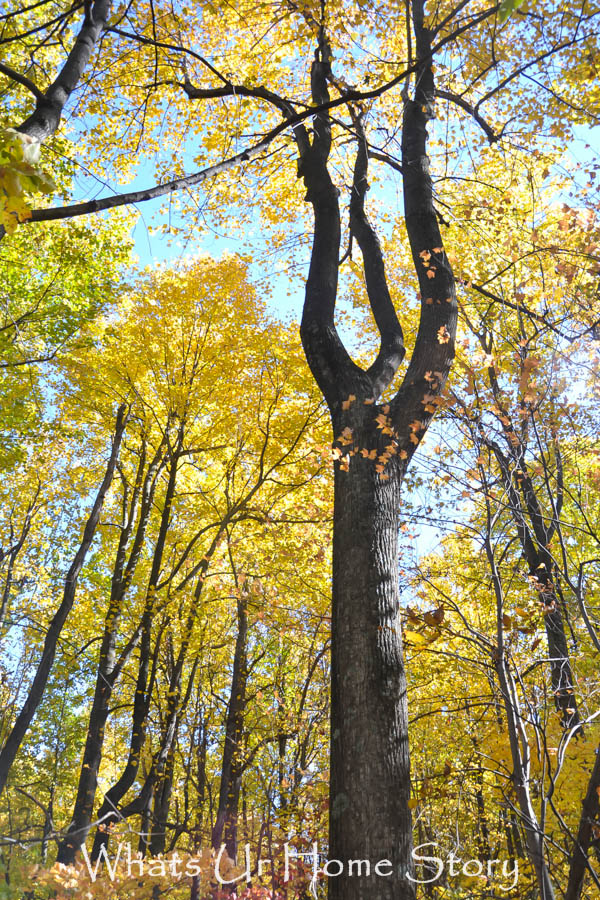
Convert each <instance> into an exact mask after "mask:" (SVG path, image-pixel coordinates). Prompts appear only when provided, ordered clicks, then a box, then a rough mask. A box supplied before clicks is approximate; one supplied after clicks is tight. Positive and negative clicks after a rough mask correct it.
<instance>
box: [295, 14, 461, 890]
mask: <svg viewBox="0 0 600 900" xmlns="http://www.w3.org/2000/svg"><path fill="white" fill-rule="evenodd" d="M412 9H413V24H414V30H415V36H416V46H417V54H418V59H419V63H418V71H417V73H416V76H415V85H416V86H415V92H414V99H411V100H409V99H405V101H404V116H403V132H402V176H403V187H404V212H405V221H406V229H407V233H408V237H409V241H410V246H411V253H412V259H413V263H414V266H415V273H416V279H415V282H416V283H417V282H418V288H419V291H420V295H421V313H420V321H419V329H418V333H417V337H416V341H415V346H414V348H413V353H412V358H411V361H410V363H409V365H408V367H407V369H406V372H405V374H404V377H403V379H402V383H401V385H400V387H399V389H398V390H397V391H396V393H395V396H394V397H393V399H390V401H389V403H381V402H380V397H381V395H382V394H383V392H384V391H386V390H388V389H389V388H390V387H391V385H392V382H393V379H394V376H395V374H396V372H397V371H398V368H399V366H400V364H401V362H402V360H403V357H404V341H403V334H402V328H401V326H400V322H399V321H398V317H397V314H396V310H395V307H394V304H393V302H392V298H391V296H390V292H389V290H388V285H387V280H386V273H385V267H384V261H383V254H382V251H381V247H380V245H379V241H378V239H377V235H376V233H375V231H374V229H373V228H372V227H371V225H370V224H369V222H368V219H367V216H366V213H365V207H364V201H365V194H366V191H367V187H368V184H367V169H368V144H367V139H366V136H365V133H364V130H363V123H362V112H360V111H356V110H353V111H352V112H353V123H354V129H355V133H356V138H357V145H358V150H357V155H356V162H355V168H354V181H353V185H352V193H351V197H350V231H351V235H352V237H353V238H354V239H355V241H356V243H357V244H358V246H359V248H360V252H361V254H362V260H363V270H364V276H365V286H366V290H367V295H368V299H369V304H370V307H371V311H372V313H373V318H374V320H375V323H376V325H377V329H378V331H379V335H380V339H381V340H380V348H379V352H378V354H377V357H376V359H375V361H374V362H373V364H372V365H371V366H370V367H369V368H368V369H362V368H361V367H360V366H358V365H356V363H355V362H354V361H353V360H352V359H351V357H350V356H349V354H348V352H347V350H346V348H345V347H344V345H343V343H342V341H341V339H340V336H339V334H338V332H337V329H336V326H335V305H336V299H337V285H338V268H339V257H340V252H339V251H340V233H341V224H340V209H339V201H338V191H337V188H336V187H335V185H334V184H333V182H332V179H331V175H330V172H329V166H328V161H329V154H330V150H331V120H330V118H329V116H328V114H327V112H326V111H323V110H324V108H325V107H326V104H327V102H328V100H329V92H328V83H329V82H334V81H335V78H334V76H333V75H332V73H331V69H330V59H331V54H330V48H329V44H328V41H327V37H326V35H325V33H324V30H323V29H322V30H321V34H320V43H319V48H318V50H317V53H316V54H315V62H314V63H313V68H312V78H311V84H312V99H313V103H314V104H315V106H316V107H318V108H320V109H321V110H322V111H320V112H317V113H316V114H315V116H314V120H313V133H312V135H310V134H309V133H308V131H307V130H306V129H305V128H304V127H303V126H296V128H295V130H294V133H295V137H296V142H297V144H298V150H299V153H300V160H299V175H300V176H301V177H303V179H304V183H305V185H306V188H307V194H306V199H307V200H308V201H309V202H310V203H311V204H312V207H313V211H314V219H315V225H314V238H313V247H312V255H311V263H310V270H309V274H308V279H307V284H306V296H305V302H304V311H303V316H302V325H301V330H300V333H301V337H302V344H303V347H304V350H305V353H306V358H307V360H308V364H309V366H310V368H311V371H312V373H313V375H314V377H315V380H316V381H317V383H318V385H319V387H320V388H321V390H322V392H323V395H324V397H325V399H326V401H327V405H328V407H329V410H330V412H331V419H332V424H333V431H334V457H335V459H336V463H335V509H334V535H333V611H332V700H331V763H330V766H331V784H330V810H329V817H330V840H329V848H328V858H329V860H330V861H331V862H330V864H329V865H328V867H327V870H326V872H325V874H326V875H327V876H328V895H329V898H330V900H414V897H415V885H414V882H413V881H412V880H411V873H412V826H411V813H410V808H409V802H408V801H409V794H410V767H409V748H408V713H407V701H406V676H405V671H404V664H403V657H402V639H401V633H400V621H399V601H398V560H397V553H398V529H399V514H400V487H401V484H402V479H403V476H404V472H405V470H406V467H407V465H408V463H409V461H410V458H411V456H412V454H413V453H414V451H415V449H416V447H417V446H418V444H419V443H420V441H421V439H422V437H423V435H424V434H425V431H426V429H427V427H428V425H429V422H430V421H431V418H432V415H433V413H434V410H435V403H436V400H437V398H438V396H439V393H440V392H441V390H442V388H443V386H444V383H445V380H446V377H447V374H448V371H449V369H450V364H451V361H452V358H453V356H454V337H455V334H456V298H455V289H454V279H453V275H452V269H451V267H450V264H449V261H448V258H447V257H446V254H445V252H444V249H443V243H442V238H441V235H440V230H439V226H438V221H437V216H436V212H435V209H434V206H433V188H432V182H431V178H430V175H429V161H428V158H427V153H426V145H427V130H426V128H427V121H428V119H430V118H431V117H432V116H433V100H434V93H435V91H434V82H433V73H432V69H431V44H430V39H431V35H430V33H429V32H428V31H427V30H426V29H425V28H424V25H423V4H422V3H421V2H415V3H413V7H412ZM416 283H415V287H416ZM333 860H339V862H333ZM360 860H365V861H366V860H368V861H369V864H370V874H369V875H367V874H366V872H367V863H366V862H363V864H362V875H361V874H359V868H358V867H359V865H360V862H359V861H360ZM351 861H354V863H353V864H352V865H351ZM378 863H379V867H378V868H376V866H377V864H378Z"/></svg>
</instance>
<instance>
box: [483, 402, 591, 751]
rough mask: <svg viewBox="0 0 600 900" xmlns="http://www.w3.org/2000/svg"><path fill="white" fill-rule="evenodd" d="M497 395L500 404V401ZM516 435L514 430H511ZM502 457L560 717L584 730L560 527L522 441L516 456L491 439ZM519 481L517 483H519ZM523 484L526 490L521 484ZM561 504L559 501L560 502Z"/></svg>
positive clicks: (512, 446)
mask: <svg viewBox="0 0 600 900" xmlns="http://www.w3.org/2000/svg"><path fill="white" fill-rule="evenodd" d="M499 402H500V401H499V399H498V398H496V403H499ZM511 435H512V437H513V438H514V431H512V432H511ZM487 444H488V445H489V446H490V448H491V449H492V450H493V452H494V454H495V456H496V459H497V461H498V464H499V467H500V472H501V475H502V482H503V484H504V489H505V490H506V494H507V497H508V509H509V512H510V514H511V516H512V517H513V520H514V523H515V526H516V529H517V534H518V536H519V543H520V544H521V549H522V551H523V556H524V557H525V559H526V561H527V565H528V567H529V574H530V576H531V579H532V581H533V584H534V585H535V586H536V588H537V590H538V592H539V598H540V601H541V602H542V604H543V609H544V627H545V631H546V640H547V643H548V656H549V659H550V675H551V679H552V690H553V694H554V703H555V706H556V709H557V711H558V713H559V715H560V719H561V723H562V726H563V728H565V729H570V728H577V729H578V732H580V733H582V731H583V729H582V728H581V726H580V724H579V723H580V718H579V712H578V709H577V698H576V695H575V681H574V678H573V671H572V668H571V661H570V658H569V648H568V645H567V636H566V633H565V623H564V618H563V614H562V609H561V606H562V602H561V598H560V597H559V595H558V591H557V587H556V584H555V581H554V579H555V578H557V577H558V572H557V571H556V566H555V564H554V561H553V559H552V554H551V552H550V550H549V549H548V545H549V543H550V540H551V538H552V534H553V532H554V530H555V528H556V523H553V524H552V525H550V526H547V525H546V524H545V522H544V515H543V512H542V507H541V505H540V502H539V500H538V497H537V494H536V491H535V488H534V485H533V482H532V480H531V476H530V474H529V471H528V467H527V463H526V461H525V448H524V447H523V445H522V444H521V442H520V441H519V442H517V443H516V444H515V443H514V440H513V441H510V440H509V441H508V445H509V447H510V451H509V452H511V456H512V463H513V467H514V468H513V471H511V460H510V459H509V457H508V456H507V455H506V454H505V453H503V452H502V450H501V449H500V447H498V445H497V444H495V443H494V442H493V441H487ZM513 479H516V482H517V484H516V485H515V481H514V480H513ZM517 485H518V486H520V492H521V493H519V488H518V487H517ZM555 505H556V504H555Z"/></svg>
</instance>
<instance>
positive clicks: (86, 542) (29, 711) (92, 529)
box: [0, 405, 127, 793]
mask: <svg viewBox="0 0 600 900" xmlns="http://www.w3.org/2000/svg"><path fill="white" fill-rule="evenodd" d="M126 424H127V409H126V407H125V405H122V406H120V407H119V411H118V413H117V419H116V424H115V433H114V436H113V440H112V448H111V452H110V457H109V460H108V463H107V466H106V471H105V474H104V478H103V479H102V484H101V485H100V488H99V490H98V493H97V495H96V499H95V500H94V504H93V506H92V511H91V513H90V515H89V517H88V520H87V522H86V524H85V528H84V530H83V537H82V539H81V543H80V545H79V548H78V550H77V552H76V554H75V558H74V559H73V562H72V563H71V566H70V568H69V571H68V572H67V577H66V578H65V587H64V591H63V599H62V602H61V604H60V606H59V607H58V609H57V611H56V613H55V615H54V618H53V619H52V621H51V622H50V625H49V627H48V631H47V633H46V639H45V641H44V647H43V650H42V657H41V659H40V662H39V664H38V668H37V671H36V673H35V676H34V678H33V682H32V684H31V687H30V689H29V693H28V695H27V700H26V701H25V703H24V705H23V708H22V709H21V712H20V713H19V715H18V716H17V720H16V722H15V724H14V725H13V728H12V731H11V732H10V734H9V736H8V738H7V740H6V743H5V745H4V747H3V748H2V752H1V753H0V793H1V792H2V791H3V789H4V787H5V785H6V780H7V778H8V773H9V771H10V767H11V766H12V764H13V762H14V759H15V756H16V755H17V752H18V750H19V747H20V746H21V742H22V741H23V738H24V737H25V734H26V732H27V729H28V728H29V726H30V724H31V721H32V719H33V717H34V716H35V713H36V711H37V708H38V706H39V705H40V703H41V700H42V697H43V696H44V691H45V689H46V684H47V682H48V677H49V675H50V671H51V669H52V665H53V663H54V657H55V655H56V647H57V645H58V639H59V637H60V634H61V631H62V629H63V626H64V624H65V622H66V620H67V616H68V615H69V613H70V611H71V608H72V606H73V603H74V601H75V593H76V591H77V582H78V580H79V573H80V572H81V569H82V567H83V564H84V563H85V560H86V558H87V555H88V552H89V549H90V546H91V544H92V541H93V539H94V535H95V533H96V528H97V527H98V522H99V520H100V514H101V512H102V507H103V505H104V498H105V497H106V494H107V492H108V489H109V487H110V485H111V482H112V479H113V475H114V471H115V466H116V464H117V459H118V456H119V448H120V446H121V440H122V438H123V434H124V432H125V426H126Z"/></svg>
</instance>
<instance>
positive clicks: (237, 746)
mask: <svg viewBox="0 0 600 900" xmlns="http://www.w3.org/2000/svg"><path fill="white" fill-rule="evenodd" d="M237 621H238V626H237V637H236V642H235V651H234V656H233V671H232V675H231V689H230V692H229V702H228V704H227V719H226V723H225V741H224V744H223V760H222V763H221V782H220V786H219V804H218V807H217V815H216V819H215V824H214V827H213V831H212V838H211V841H212V846H213V847H214V848H215V849H218V848H219V847H220V846H221V843H222V842H223V841H224V842H225V847H226V850H227V855H228V856H229V858H230V859H233V860H235V858H236V855H237V817H238V807H239V800H240V788H241V784H242V772H243V763H242V758H241V754H242V746H241V744H242V736H243V732H244V714H245V710H246V682H247V679H248V660H247V644H248V616H247V612H246V602H245V600H244V599H240V600H239V601H238V612H237Z"/></svg>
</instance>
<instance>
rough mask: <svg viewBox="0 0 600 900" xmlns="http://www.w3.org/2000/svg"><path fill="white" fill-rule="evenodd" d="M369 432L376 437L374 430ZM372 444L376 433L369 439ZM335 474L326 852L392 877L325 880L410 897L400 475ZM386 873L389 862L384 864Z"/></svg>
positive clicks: (365, 464)
mask: <svg viewBox="0 0 600 900" xmlns="http://www.w3.org/2000/svg"><path fill="white" fill-rule="evenodd" d="M372 438H375V439H376V436H375V435H373V436H372ZM371 443H372V441H371ZM353 464H354V471H353V472H352V474H350V472H345V471H341V470H340V469H339V467H338V469H337V471H336V474H335V509H334V537H333V610H332V623H331V629H332V647H331V678H332V686H331V789H330V803H331V806H330V837H329V844H330V853H329V855H330V857H334V858H336V859H340V860H342V861H343V862H344V864H345V866H347V863H348V860H351V859H356V858H359V859H360V858H363V859H370V860H371V861H372V864H373V863H374V862H376V861H377V860H380V859H388V860H389V861H390V862H391V864H392V867H391V875H390V876H389V877H377V876H374V875H373V873H371V876H370V877H368V878H366V877H365V878H359V877H356V876H353V877H351V878H348V879H346V878H331V879H330V880H329V896H330V898H331V900H338V898H339V900H359V898H364V897H378V898H382V900H383V898H389V900H392V898H395V900H399V898H409V897H412V896H413V887H412V885H411V884H410V882H408V881H407V880H406V877H405V873H406V869H407V864H409V861H410V860H411V850H412V834H411V814H410V810H409V806H408V800H409V795H410V777H409V748H408V711H407V703H406V674H405V670H404V663H403V656H402V639H401V632H400V617H399V598H398V577H397V566H398V564H397V558H398V557H397V554H398V528H399V521H398V515H399V512H398V511H399V507H400V480H401V473H400V470H399V467H398V466H394V467H393V471H390V473H389V475H390V477H389V479H388V480H387V481H381V480H380V478H379V475H378V474H377V473H376V472H375V468H374V466H373V463H372V462H371V461H370V460H368V459H362V458H360V457H359V458H355V459H354V460H353ZM383 871H385V872H387V871H389V870H388V869H386V868H384V869H383Z"/></svg>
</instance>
